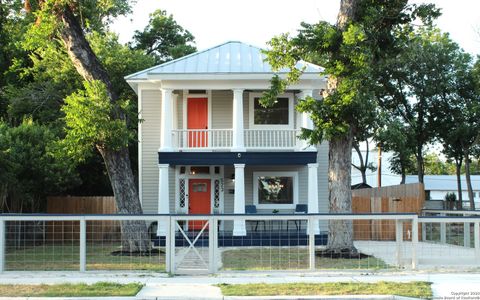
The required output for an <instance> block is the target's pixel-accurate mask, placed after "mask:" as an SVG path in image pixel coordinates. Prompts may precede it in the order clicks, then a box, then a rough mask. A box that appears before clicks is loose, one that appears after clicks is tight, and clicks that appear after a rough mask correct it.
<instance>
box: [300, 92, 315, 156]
mask: <svg viewBox="0 0 480 300" xmlns="http://www.w3.org/2000/svg"><path fill="white" fill-rule="evenodd" d="M312 95H313V91H312V90H302V92H301V93H300V95H299V97H300V99H305V98H306V97H312ZM300 127H302V128H306V129H313V122H312V119H311V118H310V114H309V113H307V112H303V113H302V115H301V120H300ZM300 150H307V151H309V150H310V151H313V150H316V149H315V147H314V146H311V145H309V144H308V141H306V140H301V142H300Z"/></svg>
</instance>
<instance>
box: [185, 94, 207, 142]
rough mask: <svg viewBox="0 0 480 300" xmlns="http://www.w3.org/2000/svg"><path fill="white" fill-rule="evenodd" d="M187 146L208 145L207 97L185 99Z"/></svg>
mask: <svg viewBox="0 0 480 300" xmlns="http://www.w3.org/2000/svg"><path fill="white" fill-rule="evenodd" d="M187 129H188V130H192V131H189V132H188V147H191V148H192V147H193V148H196V147H207V145H208V134H207V131H206V129H208V98H188V99H187Z"/></svg>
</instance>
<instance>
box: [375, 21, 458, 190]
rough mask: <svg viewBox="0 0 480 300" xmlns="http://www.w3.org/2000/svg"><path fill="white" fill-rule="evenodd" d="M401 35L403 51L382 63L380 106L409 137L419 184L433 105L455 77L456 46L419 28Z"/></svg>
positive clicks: (433, 121) (430, 132)
mask: <svg viewBox="0 0 480 300" xmlns="http://www.w3.org/2000/svg"><path fill="white" fill-rule="evenodd" d="M399 35H401V36H402V35H403V36H404V37H403V40H404V43H405V44H404V46H403V49H404V51H402V52H400V53H399V55H397V56H396V57H392V58H390V59H388V60H385V61H384V65H383V66H382V69H384V70H385V73H386V74H385V76H383V77H381V81H380V83H381V84H382V86H383V87H384V89H383V92H384V94H383V95H382V96H381V101H382V106H383V107H385V108H386V109H387V110H389V111H390V112H391V113H392V114H393V116H394V117H396V118H400V119H401V120H402V122H403V123H404V124H405V126H406V128H408V130H407V132H408V133H410V134H412V138H411V139H410V142H411V144H410V143H409V144H408V145H407V146H409V147H412V148H413V154H414V155H415V158H416V160H417V171H418V179H419V182H423V176H424V173H425V162H424V155H425V147H426V145H428V144H429V143H432V142H433V141H434V139H435V134H436V130H437V125H436V124H437V122H436V119H435V112H436V108H437V107H438V105H437V103H438V102H439V101H441V99H443V98H446V97H447V98H449V97H451V95H452V93H451V92H450V91H451V90H452V85H451V82H452V78H455V76H456V74H455V72H456V64H457V63H458V60H459V59H461V58H459V57H458V56H457V52H458V45H457V44H455V43H454V42H453V41H451V40H450V39H449V37H448V35H447V34H442V33H440V31H439V30H437V29H434V28H431V27H428V26H427V27H422V28H419V29H416V30H413V31H410V30H409V31H408V34H404V33H402V32H401V33H399Z"/></svg>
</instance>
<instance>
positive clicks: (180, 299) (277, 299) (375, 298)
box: [0, 295, 418, 300]
mask: <svg viewBox="0 0 480 300" xmlns="http://www.w3.org/2000/svg"><path fill="white" fill-rule="evenodd" d="M52 298H53V299H55V300H86V299H88V300H116V299H119V300H140V299H142V300H254V299H259V300H300V299H305V300H314V299H319V300H320V299H328V300H350V299H351V300H354V299H355V300H369V299H372V300H417V299H418V298H409V297H402V296H391V295H356V296H221V297H214V298H212V297H201V296H200V297H184V296H173V297H171V296H167V297H0V300H7V299H15V300H51V299H52Z"/></svg>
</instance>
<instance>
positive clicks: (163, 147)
mask: <svg viewBox="0 0 480 300" xmlns="http://www.w3.org/2000/svg"><path fill="white" fill-rule="evenodd" d="M161 91H162V107H161V121H160V122H161V128H162V134H161V135H160V150H159V151H164V152H166V151H173V147H172V123H173V122H172V120H173V118H172V102H173V98H172V91H173V90H172V89H161Z"/></svg>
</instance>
